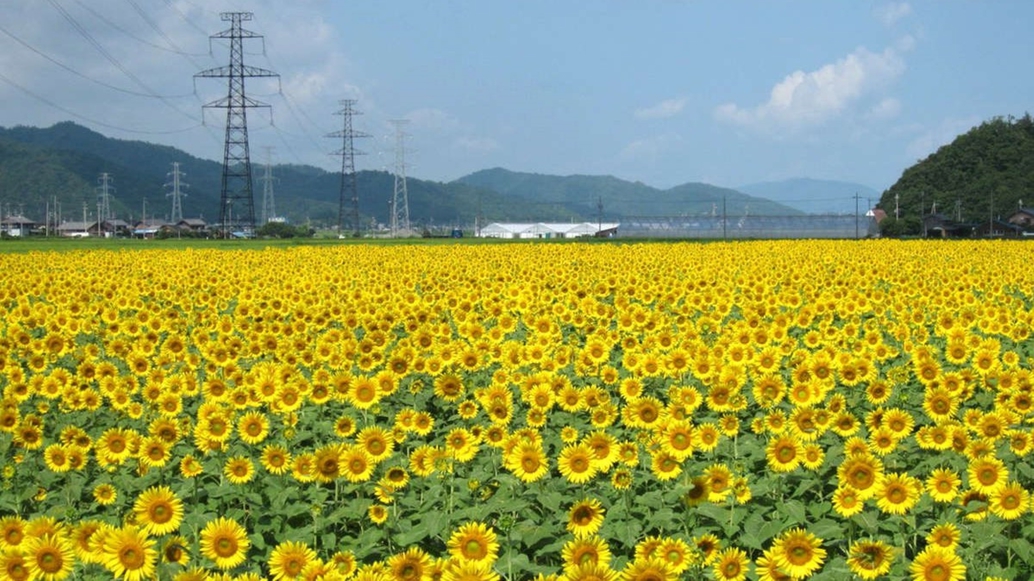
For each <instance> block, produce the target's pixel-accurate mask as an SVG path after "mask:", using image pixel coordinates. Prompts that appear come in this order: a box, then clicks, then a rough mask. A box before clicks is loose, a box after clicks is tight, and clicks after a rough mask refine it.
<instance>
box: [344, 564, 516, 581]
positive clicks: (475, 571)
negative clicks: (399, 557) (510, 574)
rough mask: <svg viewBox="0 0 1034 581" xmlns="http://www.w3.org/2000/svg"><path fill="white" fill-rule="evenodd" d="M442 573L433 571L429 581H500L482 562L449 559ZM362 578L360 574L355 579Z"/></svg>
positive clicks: (490, 568) (490, 565) (493, 570)
mask: <svg viewBox="0 0 1034 581" xmlns="http://www.w3.org/2000/svg"><path fill="white" fill-rule="evenodd" d="M432 569H433V568H432ZM441 569H442V571H441V573H440V574H439V575H436V574H435V571H433V570H432V571H431V573H430V574H429V575H428V578H429V579H439V578H440V579H441V581H499V579H500V577H499V573H496V572H495V569H493V568H492V564H491V563H483V562H480V561H466V560H463V559H449V560H447V561H445V562H443V563H442V565H441ZM361 576H362V573H361V572H360V574H359V575H357V576H356V577H355V578H356V579H357V580H358V579H359V578H360V577H361Z"/></svg>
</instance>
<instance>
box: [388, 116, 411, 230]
mask: <svg viewBox="0 0 1034 581" xmlns="http://www.w3.org/2000/svg"><path fill="white" fill-rule="evenodd" d="M391 122H392V124H394V125H395V193H394V194H393V195H392V197H391V236H392V237H393V238H394V237H397V236H398V234H399V229H400V228H401V229H402V230H407V231H408V230H409V192H408V191H407V189H406V137H407V136H408V134H407V133H406V132H405V131H404V130H403V127H405V125H406V124H407V123H409V120H408V119H393V120H392V121H391Z"/></svg>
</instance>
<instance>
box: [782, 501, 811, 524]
mask: <svg viewBox="0 0 1034 581" xmlns="http://www.w3.org/2000/svg"><path fill="white" fill-rule="evenodd" d="M778 509H779V512H780V513H781V514H782V515H783V516H785V517H786V518H787V519H789V520H790V521H791V522H792V523H793V524H801V525H803V524H806V523H807V516H806V513H807V509H806V507H805V506H804V503H803V502H801V501H799V500H796V499H792V498H791V499H790V500H787V501H785V502H783V504H781V505H779V507H778Z"/></svg>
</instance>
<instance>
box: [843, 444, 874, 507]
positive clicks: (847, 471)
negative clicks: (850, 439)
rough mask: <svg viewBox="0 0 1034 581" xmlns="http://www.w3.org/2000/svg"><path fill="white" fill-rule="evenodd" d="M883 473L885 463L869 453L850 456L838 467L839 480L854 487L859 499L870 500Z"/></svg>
mask: <svg viewBox="0 0 1034 581" xmlns="http://www.w3.org/2000/svg"><path fill="white" fill-rule="evenodd" d="M882 475H883V463H882V462H880V460H879V459H878V458H876V457H874V456H870V455H868V454H855V455H851V456H848V457H847V459H846V460H844V461H843V462H841V464H840V466H839V467H837V480H839V482H840V483H841V484H842V485H847V486H850V487H851V488H853V489H854V490H855V491H856V492H857V493H858V498H859V500H868V499H870V498H872V497H873V496H874V495H875V494H876V485H877V484H878V483H879V481H880V479H881V478H882Z"/></svg>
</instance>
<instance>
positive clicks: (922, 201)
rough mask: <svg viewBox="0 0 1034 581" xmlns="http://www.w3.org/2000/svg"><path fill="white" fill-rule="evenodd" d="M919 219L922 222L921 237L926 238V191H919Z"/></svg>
mask: <svg viewBox="0 0 1034 581" xmlns="http://www.w3.org/2000/svg"><path fill="white" fill-rule="evenodd" d="M919 221H920V222H921V223H922V224H923V238H926V192H919Z"/></svg>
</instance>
